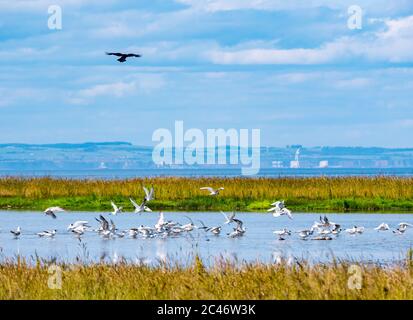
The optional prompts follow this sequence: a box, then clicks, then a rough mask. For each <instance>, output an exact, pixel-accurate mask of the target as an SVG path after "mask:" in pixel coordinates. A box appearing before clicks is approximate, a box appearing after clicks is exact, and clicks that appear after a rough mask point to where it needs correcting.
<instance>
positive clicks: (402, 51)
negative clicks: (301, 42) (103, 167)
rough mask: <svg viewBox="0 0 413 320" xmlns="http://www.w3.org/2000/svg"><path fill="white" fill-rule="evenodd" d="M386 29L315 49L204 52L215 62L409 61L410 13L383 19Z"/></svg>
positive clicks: (412, 46) (412, 49)
mask: <svg viewBox="0 0 413 320" xmlns="http://www.w3.org/2000/svg"><path fill="white" fill-rule="evenodd" d="M384 22H385V24H386V30H385V31H381V32H377V33H374V34H362V35H360V36H352V37H342V38H339V39H337V40H335V41H332V42H329V43H326V44H324V45H322V46H320V47H318V48H309V49H308V48H294V49H278V48H273V49H269V48H246V49H239V46H238V47H237V48H235V49H234V48H226V49H223V48H218V49H212V50H210V51H209V52H207V53H206V57H207V59H208V60H210V61H211V62H213V63H215V64H299V65H308V64H326V63H333V62H338V63H339V62H341V61H344V60H348V59H366V60H368V61H379V62H393V63H398V62H412V61H413V16H408V17H404V18H400V19H386V20H385V21H384Z"/></svg>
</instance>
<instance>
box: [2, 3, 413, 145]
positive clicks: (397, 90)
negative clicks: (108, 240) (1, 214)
mask: <svg viewBox="0 0 413 320" xmlns="http://www.w3.org/2000/svg"><path fill="white" fill-rule="evenodd" d="M50 5H59V6H60V7H61V9H62V29H61V30H53V29H49V28H48V19H49V17H50V14H49V13H48V8H49V6H50ZM350 5H358V6H359V7H360V8H361V9H362V12H363V16H362V28H361V29H350V28H349V27H348V19H349V16H350V15H349V13H348V8H349V6H350ZM106 51H121V52H135V53H139V54H141V55H142V57H141V58H138V59H129V60H128V61H127V62H126V63H124V64H120V63H118V62H117V61H116V58H115V57H112V56H107V55H105V52H106ZM412 98H413V2H412V1H411V0H394V1H387V0H386V1H385V0H351V1H347V0H336V1H334V0H312V1H309V0H288V1H281V0H250V1H246V0H152V1H141V0H60V1H59V0H52V1H49V0H14V1H10V0H0V143H11V142H14V143H57V142H85V141H128V142H132V143H134V144H136V145H152V144H153V142H152V133H153V132H154V131H155V130H156V129H158V128H169V129H173V127H174V123H175V121H179V120H182V121H184V128H185V129H190V128H199V129H201V130H204V131H205V132H206V130H207V129H214V128H223V129H230V128H235V129H238V130H239V129H260V130H261V145H263V146H285V145H291V144H302V145H304V146H382V147H412V146H413V139H412V138H413V105H412V101H413V99H412Z"/></svg>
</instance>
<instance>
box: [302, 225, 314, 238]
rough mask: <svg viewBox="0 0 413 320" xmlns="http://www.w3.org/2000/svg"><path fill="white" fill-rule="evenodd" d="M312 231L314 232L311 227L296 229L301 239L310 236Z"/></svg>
mask: <svg viewBox="0 0 413 320" xmlns="http://www.w3.org/2000/svg"><path fill="white" fill-rule="evenodd" d="M313 233H314V229H313V228H311V229H309V230H301V231H298V235H299V236H300V238H301V239H302V240H307V238H308V237H309V236H311V235H312V234H313Z"/></svg>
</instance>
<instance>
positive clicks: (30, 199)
mask: <svg viewBox="0 0 413 320" xmlns="http://www.w3.org/2000/svg"><path fill="white" fill-rule="evenodd" d="M143 186H147V187H149V186H153V187H154V189H155V200H152V201H150V203H148V206H149V207H150V208H151V209H152V210H153V211H160V210H166V211H220V210H222V211H232V210H236V211H245V212H265V211H266V210H267V209H268V208H269V207H270V204H271V203H272V202H274V201H277V200H285V203H286V205H287V207H288V208H290V209H291V210H292V211H296V212H297V211H299V212H367V213H368V212H395V213H396V212H397V213H410V212H413V178H397V177H335V178H330V177H329V178H327V177H318V178H248V179H246V178H137V179H125V180H111V181H108V180H99V179H98V180H72V179H70V180H69V179H55V178H30V179H24V178H0V209H14V210H36V211H37V210H44V209H45V208H47V207H51V206H60V207H63V208H65V209H67V210H70V211H74V210H81V211H112V207H111V204H110V201H114V202H115V203H116V204H117V205H118V206H123V207H124V210H125V211H133V206H132V204H131V203H130V201H129V198H130V197H131V198H133V199H135V200H136V201H137V202H138V203H140V202H142V200H143V197H144V192H143V189H142V187H143ZM204 186H211V187H214V188H218V187H221V186H222V187H224V190H222V191H221V193H220V194H219V195H218V196H209V195H208V192H206V191H205V190H200V188H201V187H204Z"/></svg>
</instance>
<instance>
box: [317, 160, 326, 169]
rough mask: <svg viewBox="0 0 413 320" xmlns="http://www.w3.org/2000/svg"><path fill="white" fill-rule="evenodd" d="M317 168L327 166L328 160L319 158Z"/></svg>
mask: <svg viewBox="0 0 413 320" xmlns="http://www.w3.org/2000/svg"><path fill="white" fill-rule="evenodd" d="M318 167H319V168H328V161H327V160H321V161H320V163H319V164H318Z"/></svg>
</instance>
